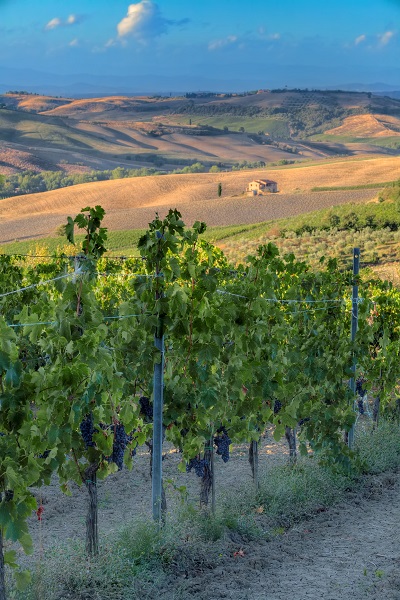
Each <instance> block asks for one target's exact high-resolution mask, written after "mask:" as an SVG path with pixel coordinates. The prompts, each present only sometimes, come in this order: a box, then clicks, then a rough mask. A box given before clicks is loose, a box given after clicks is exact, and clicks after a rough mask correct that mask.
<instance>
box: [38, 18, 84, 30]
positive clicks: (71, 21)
mask: <svg viewBox="0 0 400 600" xmlns="http://www.w3.org/2000/svg"><path fill="white" fill-rule="evenodd" d="M80 21H81V17H79V16H78V15H69V17H68V19H65V21H63V20H62V19H60V18H59V17H55V18H54V19H51V21H49V22H48V23H47V25H46V26H45V30H46V31H50V30H51V29H56V28H57V27H69V26H71V25H77V24H78V23H80Z"/></svg>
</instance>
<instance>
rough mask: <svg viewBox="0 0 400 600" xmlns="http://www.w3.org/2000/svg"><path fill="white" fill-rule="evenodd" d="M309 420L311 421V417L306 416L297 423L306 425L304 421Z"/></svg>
mask: <svg viewBox="0 0 400 600" xmlns="http://www.w3.org/2000/svg"><path fill="white" fill-rule="evenodd" d="M309 421H311V419H310V417H304V419H300V421H299V422H298V423H297V425H298V426H299V427H301V426H302V425H304V423H308V422H309Z"/></svg>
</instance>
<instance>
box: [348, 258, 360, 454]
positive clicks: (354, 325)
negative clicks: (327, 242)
mask: <svg viewBox="0 0 400 600" xmlns="http://www.w3.org/2000/svg"><path fill="white" fill-rule="evenodd" d="M359 272H360V249H359V248H353V296H352V301H351V341H352V342H354V340H355V339H356V333H357V329H358V284H357V277H358V274H359ZM356 367H357V362H356V358H355V356H354V357H353V364H352V367H351V370H352V373H353V376H352V377H351V379H350V389H351V391H352V397H351V402H352V405H353V403H354V396H355V394H356ZM347 443H348V446H349V448H352V447H353V446H354V424H353V425H352V426H351V429H350V431H349V435H348V442H347Z"/></svg>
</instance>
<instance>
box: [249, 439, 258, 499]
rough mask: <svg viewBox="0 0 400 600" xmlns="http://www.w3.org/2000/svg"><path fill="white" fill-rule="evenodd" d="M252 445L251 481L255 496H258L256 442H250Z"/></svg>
mask: <svg viewBox="0 0 400 600" xmlns="http://www.w3.org/2000/svg"><path fill="white" fill-rule="evenodd" d="M251 443H252V445H253V479H254V487H255V489H256V494H258V487H259V483H258V442H256V441H253V442H251Z"/></svg>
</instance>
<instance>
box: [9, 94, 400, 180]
mask: <svg viewBox="0 0 400 600" xmlns="http://www.w3.org/2000/svg"><path fill="white" fill-rule="evenodd" d="M399 132H400V99H396V98H389V97H387V96H381V95H375V94H372V93H371V92H347V91H337V90H336V91H335V90H334V91H319V90H314V91H313V90H311V91H310V90H300V89H295V90H288V89H277V90H259V91H258V92H253V93H243V94H235V93H224V94H222V93H221V94H216V93H212V92H209V93H188V94H186V95H185V96H177V97H165V96H163V97H160V96H153V97H149V96H135V97H133V96H108V97H102V98H86V99H79V100H75V99H71V98H58V97H50V96H43V95H36V94H24V93H11V94H3V95H0V173H12V172H16V171H21V170H24V168H25V169H26V168H28V169H32V170H35V171H37V170H43V169H47V170H60V169H62V170H64V171H67V172H69V171H75V172H80V171H82V170H104V169H115V168H116V167H117V166H125V167H131V168H141V167H153V166H156V167H157V168H162V169H164V170H166V171H171V170H173V169H174V168H179V166H181V165H187V164H190V163H191V162H197V161H200V162H202V163H204V164H206V165H208V166H211V165H219V166H220V167H221V168H222V169H224V168H229V166H230V165H231V164H232V163H234V162H240V161H243V160H246V161H249V162H258V161H263V162H265V163H271V162H278V161H280V160H304V159H318V158H326V157H329V156H335V155H356V154H377V153H380V154H396V153H397V152H398V151H399V150H400V140H399Z"/></svg>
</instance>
